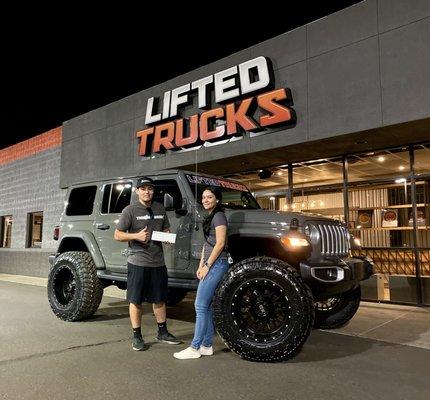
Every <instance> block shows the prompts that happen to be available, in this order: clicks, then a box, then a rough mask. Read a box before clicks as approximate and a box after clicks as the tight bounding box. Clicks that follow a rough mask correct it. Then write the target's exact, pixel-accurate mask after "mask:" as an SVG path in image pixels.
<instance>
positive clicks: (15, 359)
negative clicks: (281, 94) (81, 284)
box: [0, 277, 430, 400]
mask: <svg viewBox="0 0 430 400" xmlns="http://www.w3.org/2000/svg"><path fill="white" fill-rule="evenodd" d="M1 279H2V277H0V327H1V330H0V339H1V340H0V398H1V399H47V398H55V399H76V398H81V399H86V398H91V399H116V398H120V397H121V398H126V399H144V400H151V399H173V398H174V399H194V398H200V397H203V398H206V399H258V400H262V399H272V400H273V399H301V400H303V399H307V398H312V399H332V398H342V399H361V400H362V399H372V400H373V399H426V400H427V399H429V398H430V380H429V378H428V373H429V369H428V366H429V365H430V310H429V309H418V308H414V307H402V306H392V305H389V306H387V305H377V304H372V303H364V305H363V306H362V307H360V310H359V313H358V314H357V316H356V317H355V318H354V319H353V320H352V321H351V323H350V324H349V325H348V326H346V327H345V328H342V329H340V330H336V331H330V332H328V331H319V330H314V331H312V333H311V336H310V338H309V340H308V341H307V342H306V344H305V346H304V347H303V349H302V351H301V352H300V353H299V354H298V356H297V357H296V358H294V359H293V360H290V361H288V362H284V363H277V364H267V363H253V362H247V361H244V360H242V359H240V358H239V357H238V356H236V355H235V354H234V353H232V352H230V351H229V350H228V349H227V348H226V347H225V346H224V344H223V343H222V342H221V340H220V339H219V338H217V340H216V343H215V349H216V352H215V356H213V357H205V358H201V359H198V360H187V361H179V360H175V359H174V358H173V357H172V353H173V352H174V351H176V350H177V349H178V347H177V346H169V345H164V344H159V343H156V342H155V341H154V336H155V333H156V327H155V322H154V320H153V316H152V315H151V313H150V308H149V307H147V311H148V312H147V313H146V315H145V317H144V328H143V334H144V338H145V340H146V341H148V342H150V343H151V344H152V345H151V348H150V349H149V350H148V351H146V352H135V351H132V350H131V342H130V326H129V321H128V313H127V303H126V302H125V301H124V300H123V299H122V298H118V297H108V296H106V294H105V297H104V299H103V302H102V305H101V307H100V308H99V310H98V311H97V313H96V315H95V316H94V317H93V318H92V319H90V320H88V321H85V322H79V323H76V322H75V323H67V322H63V321H60V320H59V319H57V318H56V317H55V316H54V315H53V314H52V312H51V310H50V308H49V304H48V301H47V298H46V288H45V287H44V286H43V281H42V280H41V281H39V282H36V281H34V280H32V279H29V280H28V281H27V283H31V284H22V283H16V282H7V281H5V280H1ZM35 283H36V284H40V286H37V285H35ZM107 294H110V295H111V296H119V297H121V296H122V294H123V292H117V291H112V290H110V291H108V293H107ZM168 314H169V328H170V330H171V331H172V332H174V333H175V334H176V335H178V336H179V337H180V338H181V339H182V340H184V341H185V342H188V341H189V340H190V339H191V336H192V332H193V322H194V309H193V301H192V296H190V297H188V298H187V299H186V300H185V301H184V302H182V303H181V304H180V305H179V306H177V307H175V308H170V309H169V310H168ZM180 348H182V347H180Z"/></svg>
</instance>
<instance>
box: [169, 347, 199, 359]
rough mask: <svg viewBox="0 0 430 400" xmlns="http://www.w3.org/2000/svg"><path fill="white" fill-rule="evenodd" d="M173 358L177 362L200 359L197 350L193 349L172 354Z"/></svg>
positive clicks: (189, 348)
mask: <svg viewBox="0 0 430 400" xmlns="http://www.w3.org/2000/svg"><path fill="white" fill-rule="evenodd" d="M173 357H175V358H177V359H178V360H189V359H191V358H200V357H201V354H200V351H199V350H196V349H193V348H192V347H187V348H186V349H185V350H182V351H179V352H178V353H174V354H173Z"/></svg>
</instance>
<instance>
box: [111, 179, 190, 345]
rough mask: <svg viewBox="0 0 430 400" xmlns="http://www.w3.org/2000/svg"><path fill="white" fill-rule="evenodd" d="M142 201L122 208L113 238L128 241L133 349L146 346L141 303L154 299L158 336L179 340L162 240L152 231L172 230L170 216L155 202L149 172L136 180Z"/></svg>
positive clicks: (162, 340)
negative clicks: (171, 318)
mask: <svg viewBox="0 0 430 400" xmlns="http://www.w3.org/2000/svg"><path fill="white" fill-rule="evenodd" d="M136 194H137V196H138V197H139V201H138V202H137V203H136V204H130V205H129V206H127V207H125V208H124V210H123V211H122V214H121V217H120V219H119V222H118V224H117V227H116V229H115V234H114V238H115V240H119V241H120V242H128V243H129V247H130V255H129V256H128V258H127V300H128V301H129V302H130V305H129V313H130V321H131V325H132V328H133V350H137V351H142V350H146V349H147V346H146V345H145V342H144V340H143V338H142V332H141V324H142V303H143V302H144V301H145V302H148V303H152V307H153V310H154V314H155V318H156V320H157V323H158V335H157V340H158V341H160V342H164V343H169V344H180V343H181V341H180V340H178V339H177V338H176V337H175V336H173V335H172V334H171V333H169V331H168V330H167V323H166V299H167V269H166V266H165V263H164V254H163V247H162V244H161V242H158V241H152V240H151V235H152V232H153V231H164V232H169V227H170V224H169V220H168V218H167V215H166V211H165V209H164V207H163V206H162V205H161V204H160V203H157V202H152V198H153V196H154V182H153V180H152V179H151V178H148V177H146V176H143V177H140V178H138V180H137V184H136Z"/></svg>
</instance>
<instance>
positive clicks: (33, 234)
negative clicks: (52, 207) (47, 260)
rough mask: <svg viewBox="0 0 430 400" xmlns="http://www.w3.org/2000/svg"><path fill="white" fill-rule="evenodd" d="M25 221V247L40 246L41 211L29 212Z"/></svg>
mask: <svg viewBox="0 0 430 400" xmlns="http://www.w3.org/2000/svg"><path fill="white" fill-rule="evenodd" d="M27 221H28V224H27V247H32V248H40V247H42V228H43V212H41V211H40V212H35V213H29V214H28V218H27Z"/></svg>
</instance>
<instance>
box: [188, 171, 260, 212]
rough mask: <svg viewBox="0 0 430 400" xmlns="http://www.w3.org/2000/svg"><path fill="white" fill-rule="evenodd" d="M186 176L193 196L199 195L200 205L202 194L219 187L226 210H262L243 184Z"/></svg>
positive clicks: (212, 178)
mask: <svg viewBox="0 0 430 400" xmlns="http://www.w3.org/2000/svg"><path fill="white" fill-rule="evenodd" d="M185 176H186V177H187V180H188V183H189V185H190V188H191V190H192V192H193V195H194V196H196V195H197V197H196V199H197V202H198V203H200V204H201V203H202V193H203V191H204V190H205V188H206V187H208V186H217V187H219V188H220V190H221V192H222V204H223V206H224V207H225V208H231V209H253V210H256V209H259V208H261V207H260V206H259V205H258V203H257V200H255V198H254V196H253V195H252V194H251V192H250V191H249V190H248V188H247V187H246V186H245V185H242V184H241V183H237V182H232V181H228V180H226V179H222V178H215V177H208V176H199V175H189V174H186V175H185Z"/></svg>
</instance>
